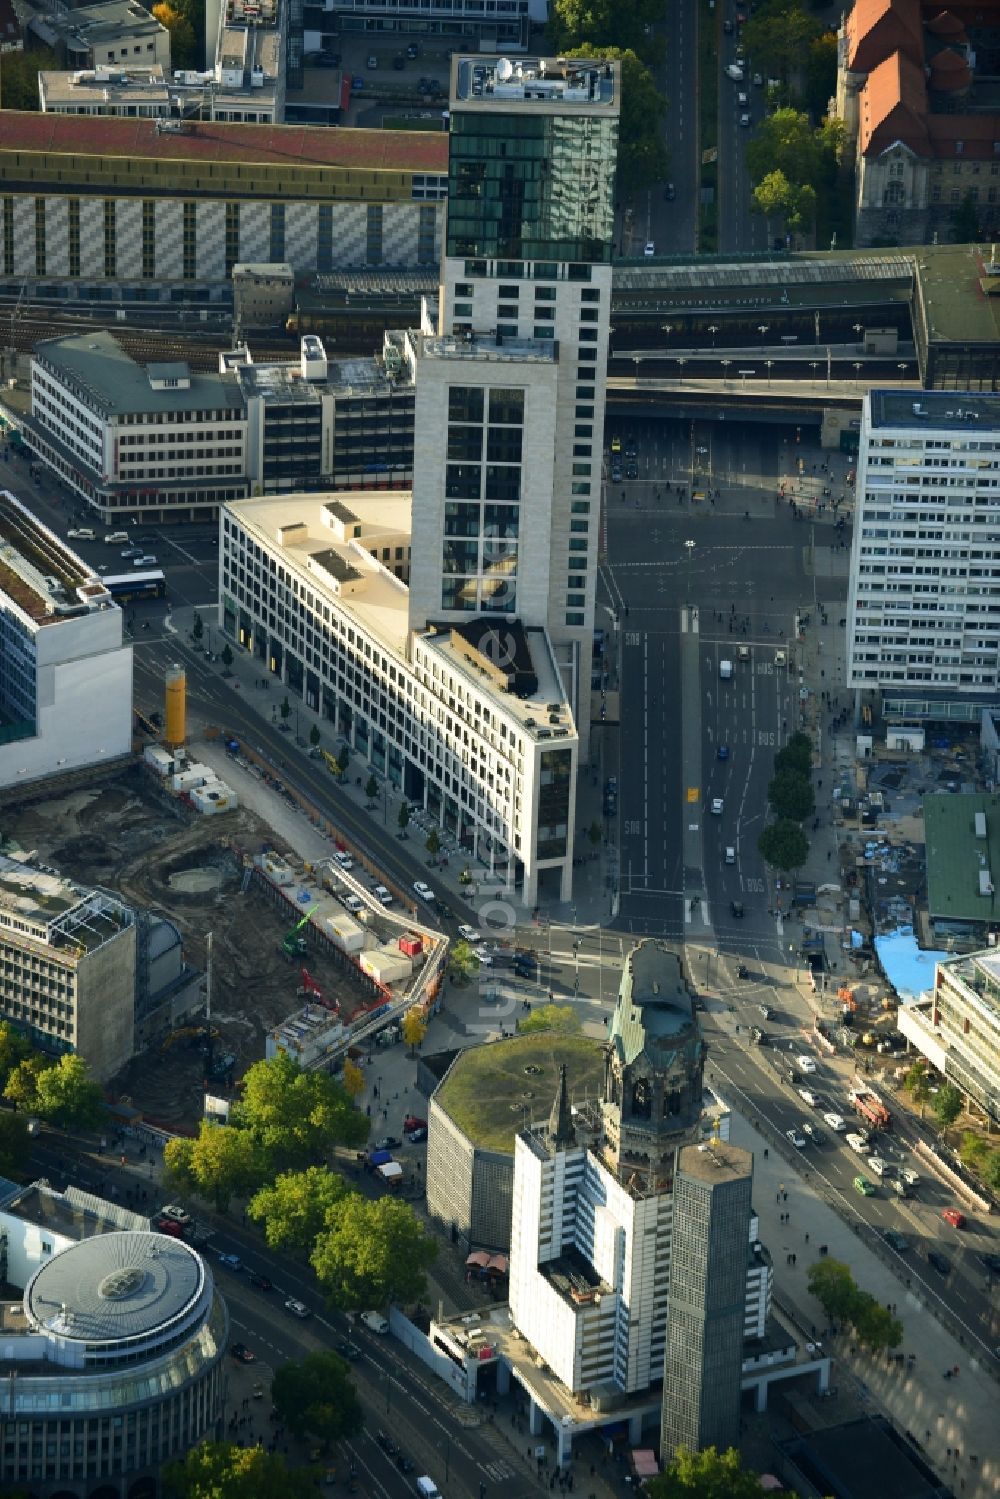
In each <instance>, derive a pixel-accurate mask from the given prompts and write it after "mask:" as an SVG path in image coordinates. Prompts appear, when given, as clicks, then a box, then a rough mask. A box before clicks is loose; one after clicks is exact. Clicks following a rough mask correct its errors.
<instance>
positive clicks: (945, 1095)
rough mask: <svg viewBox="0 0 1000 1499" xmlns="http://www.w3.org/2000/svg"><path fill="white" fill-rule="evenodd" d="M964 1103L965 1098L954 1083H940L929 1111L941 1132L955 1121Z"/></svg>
mask: <svg viewBox="0 0 1000 1499" xmlns="http://www.w3.org/2000/svg"><path fill="white" fill-rule="evenodd" d="M964 1105H965V1100H964V1099H963V1097H962V1095H961V1093H960V1092H959V1091H958V1089H957V1088H956V1087H955V1084H954V1083H942V1084H941V1086H940V1088H939V1089H938V1091H937V1093H936V1094H935V1096H934V1101H933V1102H932V1104H931V1112H932V1113H933V1115H934V1117H935V1119H936V1120H937V1122H938V1124H939V1125H940V1126H941V1133H942V1134H943V1133H944V1132H945V1130H947V1129H949V1128H950V1127H951V1125H953V1124H954V1123H955V1120H956V1119H957V1118H958V1116H959V1114H960V1113H961V1112H962V1109H963V1107H964Z"/></svg>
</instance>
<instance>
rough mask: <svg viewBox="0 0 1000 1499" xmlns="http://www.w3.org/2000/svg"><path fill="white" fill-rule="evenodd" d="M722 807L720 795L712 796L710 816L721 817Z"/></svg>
mask: <svg viewBox="0 0 1000 1499" xmlns="http://www.w3.org/2000/svg"><path fill="white" fill-rule="evenodd" d="M722 808H723V801H722V797H721V796H713V797H712V816H713V817H721V816H722Z"/></svg>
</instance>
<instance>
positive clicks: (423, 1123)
mask: <svg viewBox="0 0 1000 1499" xmlns="http://www.w3.org/2000/svg"><path fill="white" fill-rule="evenodd" d="M426 1128H427V1120H426V1119H418V1118H417V1116H416V1114H407V1116H406V1118H405V1119H404V1120H403V1134H404V1135H408V1134H409V1133H410V1131H411V1130H412V1129H426Z"/></svg>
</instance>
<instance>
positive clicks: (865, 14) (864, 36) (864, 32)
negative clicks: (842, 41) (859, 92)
mask: <svg viewBox="0 0 1000 1499" xmlns="http://www.w3.org/2000/svg"><path fill="white" fill-rule="evenodd" d="M894 52H903V53H905V55H906V56H907V57H909V58H910V59H911V60H912V61H913V62H915V63H919V62H922V61H923V53H924V39H923V27H922V20H921V15H920V0H855V5H854V9H853V10H852V11H851V13H850V15H849V16H848V18H847V66H848V69H849V70H850V72H852V73H870V72H871V71H872V69H873V68H877V67H878V65H879V63H881V62H884V61H885V60H886V58H888V57H891V55H892V54H893V53H894Z"/></svg>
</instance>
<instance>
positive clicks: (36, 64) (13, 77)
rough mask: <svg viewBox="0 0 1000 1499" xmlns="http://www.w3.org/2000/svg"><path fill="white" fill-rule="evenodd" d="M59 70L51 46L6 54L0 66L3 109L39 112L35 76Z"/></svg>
mask: <svg viewBox="0 0 1000 1499" xmlns="http://www.w3.org/2000/svg"><path fill="white" fill-rule="evenodd" d="M59 71H60V64H59V59H58V57H57V56H56V54H55V53H54V52H53V51H52V49H51V48H50V47H32V48H31V50H30V51H28V52H5V53H4V54H3V62H2V63H0V105H2V107H3V108H4V109H40V108H41V102H40V100H39V98H38V75H39V73H52V72H56V73H57V72H59Z"/></svg>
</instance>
